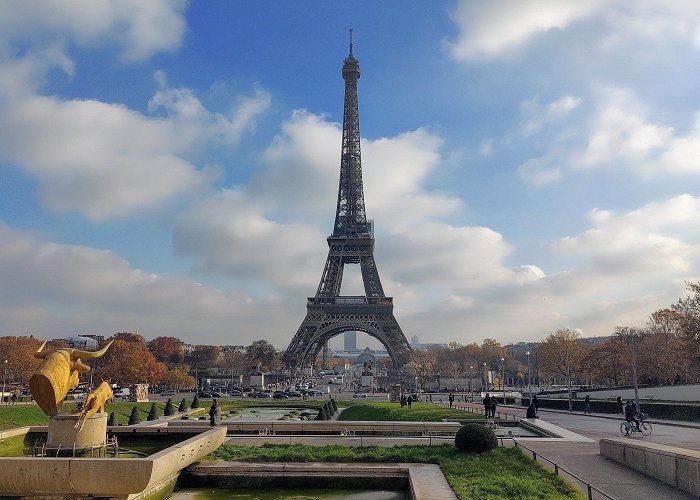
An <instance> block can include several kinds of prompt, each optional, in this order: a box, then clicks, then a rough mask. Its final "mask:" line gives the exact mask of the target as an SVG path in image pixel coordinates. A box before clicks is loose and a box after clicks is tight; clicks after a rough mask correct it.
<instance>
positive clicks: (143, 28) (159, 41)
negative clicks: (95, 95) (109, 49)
mask: <svg viewBox="0 0 700 500" xmlns="http://www.w3.org/2000/svg"><path fill="white" fill-rule="evenodd" d="M186 5H187V3H186V2H185V1H184V0H151V1H148V2H142V1H140V0H102V1H99V2H93V1H90V0H82V1H81V0H44V1H42V0H39V1H33V2H25V1H22V0H9V1H5V2H2V3H0V41H4V42H10V43H13V42H21V43H26V42H31V43H32V44H34V45H45V44H46V43H56V42H63V43H66V42H67V43H71V44H75V45H78V46H82V47H90V48H92V47H94V46H96V45H98V46H99V45H108V44H114V45H116V46H118V47H119V48H120V50H121V53H122V58H123V59H124V60H126V61H140V60H143V59H146V58H148V57H150V56H152V55H154V54H156V53H158V52H163V51H172V50H175V49H177V48H179V46H180V44H181V42H182V37H183V35H184V33H185V27H186V24H185V19H184V10H185V7H186Z"/></svg>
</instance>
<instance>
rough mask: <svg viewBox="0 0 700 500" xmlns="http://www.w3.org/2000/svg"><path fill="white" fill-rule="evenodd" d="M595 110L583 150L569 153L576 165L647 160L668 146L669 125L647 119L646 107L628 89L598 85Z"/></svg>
mask: <svg viewBox="0 0 700 500" xmlns="http://www.w3.org/2000/svg"><path fill="white" fill-rule="evenodd" d="M598 93H599V99H598V103H599V105H598V109H597V110H596V113H595V120H594V122H593V123H592V125H591V132H590V135H589V137H588V141H587V142H588V143H587V144H586V146H585V148H584V150H583V151H581V152H580V153H577V154H575V155H572V162H573V164H574V165H575V166H578V167H598V166H603V165H611V164H612V165H619V164H622V165H629V164H630V163H634V164H637V165H638V164H639V163H640V162H646V161H647V160H649V159H650V158H652V157H653V156H654V155H655V154H656V153H658V152H659V151H661V150H663V149H664V148H665V147H667V146H668V143H669V140H670V138H671V136H672V135H673V128H672V127H665V126H663V125H658V124H654V123H650V122H649V110H648V109H647V107H646V106H644V105H643V104H642V103H640V102H639V101H638V100H637V99H636V97H635V96H634V95H633V93H632V92H631V91H629V90H628V89H620V88H612V87H605V88H600V89H599V91H598Z"/></svg>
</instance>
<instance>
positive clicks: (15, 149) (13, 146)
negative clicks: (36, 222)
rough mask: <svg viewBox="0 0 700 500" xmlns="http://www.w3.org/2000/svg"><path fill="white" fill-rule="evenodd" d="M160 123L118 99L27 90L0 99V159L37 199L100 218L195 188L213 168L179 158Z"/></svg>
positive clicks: (175, 142) (177, 146) (177, 143)
mask: <svg viewBox="0 0 700 500" xmlns="http://www.w3.org/2000/svg"><path fill="white" fill-rule="evenodd" d="M173 132H174V130H173V128H172V127H171V126H170V124H169V123H168V122H167V121H164V120H151V119H148V118H147V117H145V116H143V115H140V114H139V113H136V112H134V111H131V110H129V109H128V108H126V107H124V106H121V105H112V104H105V103H102V102H99V101H79V100H74V101H59V100H58V99H55V98H50V97H42V96H33V97H27V98H25V99H23V100H20V101H18V102H17V101H13V100H11V99H7V100H5V101H0V159H2V160H3V161H6V162H10V163H13V164H15V165H18V166H20V167H21V168H23V169H24V170H26V171H27V172H28V173H30V174H31V175H33V176H35V177H36V178H38V179H39V182H40V189H41V192H42V198H43V200H44V202H45V203H46V204H47V205H48V206H49V207H50V208H52V209H54V210H59V211H76V212H79V213H82V214H84V215H85V216H87V217H88V218H90V219H93V220H95V221H101V220H105V219H108V218H112V217H122V216H126V215H130V214H132V213H134V212H135V211H136V210H139V209H142V208H150V207H155V206H158V205H160V204H162V203H163V202H164V201H166V200H167V199H169V198H171V197H173V196H175V195H178V194H183V193H186V192H191V191H194V190H197V189H200V188H201V187H203V186H204V185H206V184H208V183H209V182H211V181H212V180H213V178H214V172H213V171H212V170H210V169H205V170H202V171H200V170H197V169H196V168H195V167H194V166H193V165H192V164H191V163H190V162H188V161H187V160H185V159H184V158H183V157H182V153H184V152H185V151H183V150H181V149H180V148H181V147H182V146H183V143H182V142H180V141H178V140H177V136H176V135H173Z"/></svg>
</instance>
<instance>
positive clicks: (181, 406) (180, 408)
mask: <svg viewBox="0 0 700 500" xmlns="http://www.w3.org/2000/svg"><path fill="white" fill-rule="evenodd" d="M177 411H178V412H180V413H182V412H185V411H187V402H186V401H185V398H182V401H180V404H179V405H178V407H177Z"/></svg>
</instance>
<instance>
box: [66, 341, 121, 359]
mask: <svg viewBox="0 0 700 500" xmlns="http://www.w3.org/2000/svg"><path fill="white" fill-rule="evenodd" d="M112 342H114V339H112V340H110V341H109V344H107V345H106V346H104V347H103V348H102V349H100V350H99V351H81V350H78V349H74V350H73V352H71V353H70V359H71V361H75V360H76V359H97V358H99V357H100V356H102V355H103V354H104V353H106V352H107V349H109V346H111V345H112Z"/></svg>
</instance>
